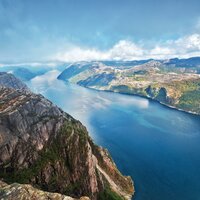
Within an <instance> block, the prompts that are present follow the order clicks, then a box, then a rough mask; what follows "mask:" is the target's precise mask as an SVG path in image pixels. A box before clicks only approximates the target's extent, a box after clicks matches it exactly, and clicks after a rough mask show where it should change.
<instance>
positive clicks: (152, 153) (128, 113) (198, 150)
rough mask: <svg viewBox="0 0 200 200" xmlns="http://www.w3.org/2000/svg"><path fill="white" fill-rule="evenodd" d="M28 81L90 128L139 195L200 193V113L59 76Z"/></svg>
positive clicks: (190, 198) (147, 198)
mask: <svg viewBox="0 0 200 200" xmlns="http://www.w3.org/2000/svg"><path fill="white" fill-rule="evenodd" d="M57 74H58V72H57V71H55V70H54V71H52V72H49V73H48V74H46V75H42V76H40V77H36V78H35V79H33V80H31V81H30V82H28V85H29V86H30V87H31V88H32V90H33V91H35V92H38V93H42V94H43V95H44V96H45V97H47V98H48V99H50V100H51V101H53V102H54V103H55V104H57V105H58V106H59V107H61V108H62V109H63V110H65V111H66V112H68V113H70V114H71V115H72V116H73V117H75V118H77V119H79V120H80V121H81V122H82V123H83V124H84V125H85V126H86V127H87V128H88V130H89V132H90V135H91V137H92V138H93V139H94V141H95V142H96V143H97V144H99V145H102V146H103V147H106V148H107V149H108V150H109V151H110V153H111V155H112V157H113V159H114V161H115V162H116V164H117V166H118V168H119V169H120V170H121V172H122V173H123V174H125V175H130V176H131V177H132V178H133V180H134V184H135V190H136V193H135V196H134V200H199V199H200V117H199V116H194V115H190V114H186V113H184V112H180V111H176V110H173V109H170V108H167V107H165V106H162V105H160V104H159V103H156V102H153V101H149V100H147V99H144V98H140V97H135V96H128V95H122V94H115V93H108V92H98V91H94V90H90V89H86V88H83V87H80V86H77V85H73V84H66V83H64V82H62V81H59V80H56V79H55V77H56V75H57Z"/></svg>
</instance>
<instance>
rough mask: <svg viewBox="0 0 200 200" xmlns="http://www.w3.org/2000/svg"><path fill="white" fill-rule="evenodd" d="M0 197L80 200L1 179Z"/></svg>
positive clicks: (8, 198) (86, 199)
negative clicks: (7, 182) (8, 182)
mask: <svg viewBox="0 0 200 200" xmlns="http://www.w3.org/2000/svg"><path fill="white" fill-rule="evenodd" d="M0 199H6V200H13V199H15V200H16V199H19V200H22V199H24V200H33V199H37V200H38V199H40V200H49V199H51V200H78V199H74V198H71V197H69V196H65V195H62V194H59V193H51V192H44V191H42V190H39V189H36V188H34V187H32V186H31V185H28V184H19V183H12V184H10V185H8V184H6V183H4V182H3V181H0ZM79 200H90V199H89V198H88V197H81V198H80V199H79Z"/></svg>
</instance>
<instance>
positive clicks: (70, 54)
mask: <svg viewBox="0 0 200 200" xmlns="http://www.w3.org/2000/svg"><path fill="white" fill-rule="evenodd" d="M192 56H200V34H197V33H196V34H191V35H187V36H184V37H181V38H178V39H176V40H167V41H165V42H158V43H157V44H155V45H154V46H152V47H146V46H145V43H141V42H140V43H139V44H138V43H134V42H132V41H130V40H120V41H119V42H118V43H117V44H115V45H114V46H113V47H112V48H110V49H108V50H105V51H101V50H98V49H96V48H84V47H79V46H71V47H70V48H69V49H68V50H66V51H63V52H58V53H56V55H54V56H52V57H51V59H52V58H53V60H57V61H65V62H73V61H91V60H140V59H148V58H154V59H168V58H173V57H178V58H187V57H192Z"/></svg>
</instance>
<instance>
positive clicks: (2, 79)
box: [0, 72, 29, 91]
mask: <svg viewBox="0 0 200 200" xmlns="http://www.w3.org/2000/svg"><path fill="white" fill-rule="evenodd" d="M0 86H3V87H7V88H13V89H22V90H26V91H29V89H28V87H27V86H26V84H24V83H23V82H21V81H20V80H19V79H18V78H16V77H15V76H14V75H12V74H9V75H8V74H7V73H6V72H0Z"/></svg>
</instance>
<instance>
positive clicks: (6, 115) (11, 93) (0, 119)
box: [0, 74, 134, 200]
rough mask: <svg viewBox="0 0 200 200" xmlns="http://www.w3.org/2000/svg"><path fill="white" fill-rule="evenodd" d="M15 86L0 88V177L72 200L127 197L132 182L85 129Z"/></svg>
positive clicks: (64, 114)
mask: <svg viewBox="0 0 200 200" xmlns="http://www.w3.org/2000/svg"><path fill="white" fill-rule="evenodd" d="M4 76H6V75H5V74H4ZM10 76H11V77H12V75H8V74H7V79H9V78H10ZM0 79H1V78H0ZM4 79H5V77H4ZM18 84H19V83H18ZM18 84H16V86H14V85H13V83H11V86H12V88H11V87H10V86H9V84H8V83H6V84H4V85H3V86H2V87H0V177H1V178H2V179H3V180H4V181H5V182H7V183H13V182H19V183H29V184H31V185H33V186H36V187H37V188H40V189H42V190H45V191H48V192H59V193H62V194H65V195H69V196H71V197H76V198H80V197H81V196H89V197H90V198H91V199H94V200H96V199H110V200H112V199H130V198H131V196H132V194H133V192H134V190H133V184H132V181H131V178H130V177H124V176H122V175H121V173H120V172H119V171H118V170H117V167H116V165H115V164H114V162H113V161H112V159H111V157H110V156H109V153H108V152H107V151H106V150H105V149H103V148H101V147H98V146H96V145H95V144H94V143H93V141H92V140H91V138H90V137H89V135H88V132H87V130H86V128H85V127H84V126H83V125H82V124H81V123H80V122H79V121H77V120H75V119H74V118H72V117H71V116H70V115H68V114H66V113H64V112H63V111H62V110H61V109H59V108H58V107H57V106H55V105H53V104H52V103H51V102H50V101H48V100H47V99H45V98H44V97H43V96H41V95H36V94H33V93H31V92H30V91H26V90H23V89H22V90H20V89H18ZM5 86H7V87H5ZM9 87H10V88H9ZM15 87H16V88H17V89H18V90H16V89H13V88H15Z"/></svg>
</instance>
